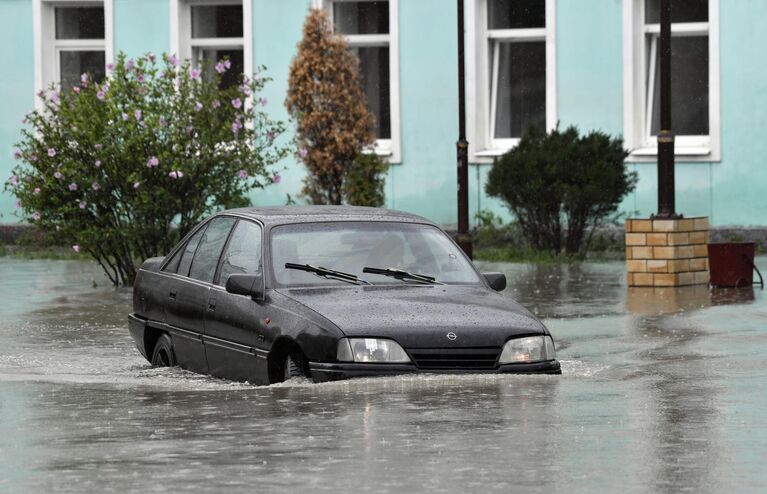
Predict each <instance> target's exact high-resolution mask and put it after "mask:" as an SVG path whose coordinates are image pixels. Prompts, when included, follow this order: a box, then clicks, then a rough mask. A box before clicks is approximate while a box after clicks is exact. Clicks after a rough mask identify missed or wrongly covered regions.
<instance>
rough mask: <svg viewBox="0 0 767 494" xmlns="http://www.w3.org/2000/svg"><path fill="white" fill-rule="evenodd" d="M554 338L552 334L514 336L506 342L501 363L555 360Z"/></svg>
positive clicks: (499, 361) (499, 360)
mask: <svg viewBox="0 0 767 494" xmlns="http://www.w3.org/2000/svg"><path fill="white" fill-rule="evenodd" d="M555 358H557V354H556V352H555V351H554V340H552V339H551V336H528V337H525V338H514V339H512V340H509V341H507V342H506V344H505V345H504V346H503V351H502V352H501V358H500V359H498V363H499V364H515V363H523V362H524V363H531V362H543V361H546V360H554V359H555Z"/></svg>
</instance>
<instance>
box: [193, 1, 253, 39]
mask: <svg viewBox="0 0 767 494" xmlns="http://www.w3.org/2000/svg"><path fill="white" fill-rule="evenodd" d="M192 37H193V38H241V37H242V5H215V6H213V5H205V6H202V5H198V6H192Z"/></svg>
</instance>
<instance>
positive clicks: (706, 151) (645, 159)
mask: <svg viewBox="0 0 767 494" xmlns="http://www.w3.org/2000/svg"><path fill="white" fill-rule="evenodd" d="M674 157H675V158H678V159H680V160H684V161H705V162H710V161H719V159H718V158H716V157H715V156H714V155H713V153H712V152H711V148H710V147H707V146H687V147H676V148H675V149H674ZM657 160H658V148H657V147H644V148H638V149H634V150H632V151H631V154H629V155H628V157H627V158H626V161H628V162H635V163H655V162H656V161H657Z"/></svg>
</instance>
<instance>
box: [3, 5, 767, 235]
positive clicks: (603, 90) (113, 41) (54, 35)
mask: <svg viewBox="0 0 767 494" xmlns="http://www.w3.org/2000/svg"><path fill="white" fill-rule="evenodd" d="M465 4H466V6H465V8H466V11H465V18H466V47H465V48H466V71H467V72H466V83H467V86H466V87H467V131H468V138H469V142H470V149H469V160H470V162H471V169H470V190H469V201H470V209H471V211H470V216H471V217H472V218H474V215H475V213H476V212H477V211H479V210H490V211H493V212H494V213H496V214H499V215H501V216H503V217H505V218H508V212H507V211H506V209H505V207H504V206H503V204H502V203H501V202H500V201H498V200H496V199H492V198H488V197H487V196H486V195H485V193H484V186H485V181H486V176H487V173H488V171H489V168H490V165H491V164H492V160H493V158H494V157H495V156H498V155H500V154H502V153H503V152H505V151H506V150H508V149H510V148H512V147H513V146H515V145H516V143H517V142H518V140H519V138H520V137H521V135H522V133H523V131H524V130H525V129H526V128H527V127H528V125H530V124H536V125H540V126H545V127H547V128H553V127H554V126H556V125H557V124H559V125H560V126H568V125H571V124H572V125H576V126H578V127H579V128H580V129H581V131H589V130H592V129H598V130H602V131H605V132H608V133H610V134H612V135H615V136H622V137H623V138H624V140H625V143H626V147H627V149H629V150H631V155H630V156H629V158H628V160H627V162H628V163H629V166H630V168H631V169H632V170H636V171H637V172H638V174H639V177H640V180H639V183H638V186H637V189H636V191H635V192H634V193H632V194H631V195H630V196H628V197H627V198H626V200H625V201H624V203H623V205H622V209H623V211H624V212H627V213H632V214H638V215H642V216H647V215H649V214H651V213H653V212H654V211H655V208H656V201H657V196H656V166H655V163H656V155H655V137H654V136H655V134H657V131H658V107H659V105H658V90H657V89H658V84H659V83H658V81H659V78H658V69H657V66H658V56H657V53H658V36H659V27H658V22H659V20H658V17H659V13H658V8H657V6H658V4H659V1H658V0H465ZM672 6H673V14H672V22H673V26H672V36H673V41H672V50H673V54H672V63H673V64H674V71H673V80H672V95H673V105H674V106H673V109H672V113H673V119H674V130H675V132H676V134H677V136H678V137H677V167H676V177H677V178H676V185H677V210H678V211H679V212H681V213H683V214H685V215H686V216H709V217H710V218H711V222H712V224H713V225H743V226H747V225H759V226H764V225H767V194H766V193H765V192H764V189H765V187H767V167H765V166H764V165H763V164H762V163H761V160H762V159H763V157H764V156H765V155H767V139H765V134H766V133H767V121H766V120H767V111H765V110H767V66H765V64H763V63H761V60H762V52H763V49H764V47H767V30H765V29H761V28H760V25H759V24H760V23H759V21H760V20H762V19H767V2H765V1H763V0H737V1H729V0H728V1H724V0H672ZM312 7H319V8H325V9H328V11H329V12H330V14H331V18H332V19H333V25H334V29H335V30H337V31H338V32H339V33H341V34H343V35H344V36H346V38H347V40H348V41H349V44H350V46H351V47H352V49H353V50H354V51H355V52H356V53H357V54H358V56H359V58H360V61H361V69H362V75H363V85H364V89H365V92H366V95H367V99H368V106H369V108H370V109H371V110H372V111H373V112H374V113H375V114H376V116H377V121H378V129H377V132H378V137H379V139H378V141H377V144H376V152H377V153H379V154H381V155H383V156H386V157H387V159H389V161H390V162H391V164H392V166H391V167H390V170H389V172H388V176H387V184H386V194H387V199H386V200H387V207H391V208H396V209H401V210H405V211H410V212H414V213H417V214H422V215H424V216H426V217H428V218H430V219H432V220H434V221H437V222H439V223H442V224H445V225H452V224H455V222H456V166H455V164H456V153H455V141H456V140H457V136H458V117H457V115H458V110H457V104H458V103H457V101H458V80H457V33H456V25H457V19H456V16H457V12H456V2H455V1H453V0H388V1H383V0H378V1H372V0H362V1H351V0H2V1H0V19H2V20H3V29H2V31H0V39H2V41H3V45H4V46H6V48H7V49H6V50H5V51H4V52H3V54H2V55H0V57H2V62H3V67H5V70H4V71H3V72H2V74H0V94H2V95H3V111H2V113H0V177H3V178H7V177H8V176H10V170H11V168H12V167H13V151H14V143H15V142H16V141H17V140H18V138H19V131H20V129H21V126H22V125H21V120H22V118H23V117H24V115H25V114H26V113H27V112H28V111H30V110H31V109H33V108H34V107H35V104H36V102H35V92H36V91H37V90H38V89H40V88H41V87H46V86H47V85H49V84H50V83H54V82H63V84H64V85H65V86H66V85H67V84H72V83H73V81H77V80H79V74H80V73H81V72H84V71H88V72H92V73H94V74H96V75H98V74H103V73H104V70H105V69H104V67H105V65H106V64H107V63H109V62H111V61H113V60H114V59H115V57H116V54H117V53H119V52H125V53H126V54H127V55H129V56H139V55H142V54H145V53H147V52H153V53H157V54H159V53H163V52H170V53H176V54H178V55H179V56H180V57H183V58H192V59H201V58H220V57H222V56H224V55H226V56H228V57H229V58H230V59H231V60H232V61H233V63H234V65H235V67H237V69H238V70H241V71H244V72H245V73H249V72H252V70H253V68H254V67H257V66H261V65H263V66H266V68H267V74H268V75H269V76H270V77H272V78H273V79H274V81H273V82H272V83H271V84H270V85H269V86H268V87H267V90H266V94H265V96H266V97H267V98H268V100H269V102H270V103H269V107H268V109H269V111H270V112H271V114H272V116H273V117H275V118H280V119H287V118H288V117H287V113H286V111H285V109H284V105H283V102H284V100H285V94H286V90H287V78H288V67H289V64H290V62H291V60H292V58H293V57H294V56H295V53H296V45H297V43H298V42H299V39H300V37H301V28H302V25H303V22H304V19H305V17H306V14H307V12H308V9H309V8H312ZM763 151H764V152H763ZM284 166H285V168H286V169H285V171H284V172H282V173H281V175H282V180H281V181H280V183H279V184H274V185H271V186H269V187H268V188H267V189H265V190H261V191H257V192H256V193H254V196H253V202H254V203H255V204H258V205H266V204H284V203H285V201H286V197H287V196H286V195H287V194H291V195H292V196H294V197H295V195H296V194H297V192H298V191H299V190H300V188H301V180H302V178H303V176H304V173H305V172H304V167H303V165H302V164H300V163H297V162H295V161H292V160H286V162H285V163H284ZM13 204H14V200H13V198H12V196H10V195H9V194H8V193H3V194H2V195H0V214H1V215H2V216H1V217H0V223H13V222H16V221H18V218H16V217H15V216H14V214H13V211H14V206H13Z"/></svg>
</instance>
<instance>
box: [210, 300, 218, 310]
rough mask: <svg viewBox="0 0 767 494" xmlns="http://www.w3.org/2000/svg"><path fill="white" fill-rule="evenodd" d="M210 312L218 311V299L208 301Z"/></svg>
mask: <svg viewBox="0 0 767 494" xmlns="http://www.w3.org/2000/svg"><path fill="white" fill-rule="evenodd" d="M208 310H216V299H215V298H212V299H210V300H208Z"/></svg>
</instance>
